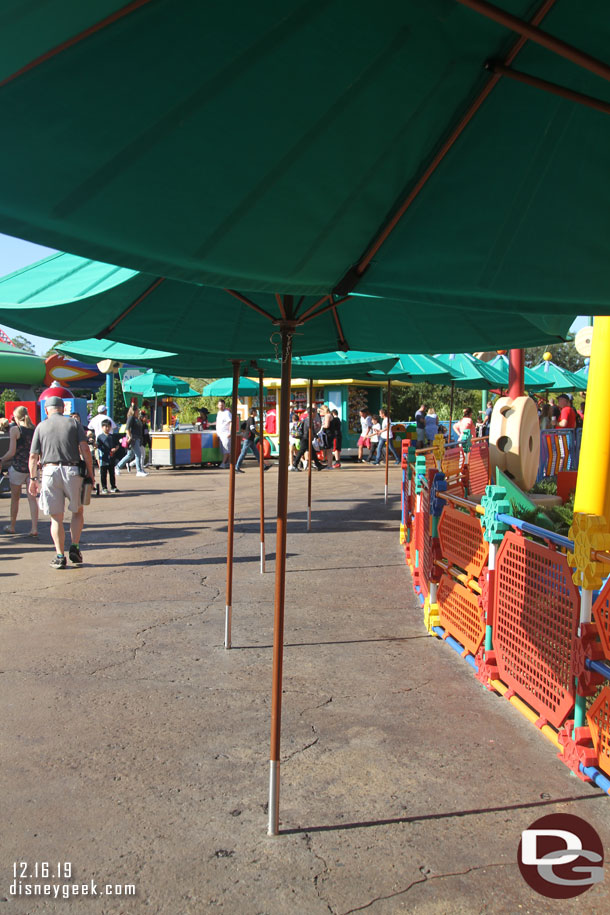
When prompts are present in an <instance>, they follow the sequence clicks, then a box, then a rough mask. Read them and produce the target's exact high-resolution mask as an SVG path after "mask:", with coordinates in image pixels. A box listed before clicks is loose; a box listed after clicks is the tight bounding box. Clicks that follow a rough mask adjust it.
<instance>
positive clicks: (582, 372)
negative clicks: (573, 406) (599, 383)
mask: <svg viewBox="0 0 610 915" xmlns="http://www.w3.org/2000/svg"><path fill="white" fill-rule="evenodd" d="M574 375H576V377H577V378H578V380H579V381H580V383H581V385H582V387H580V388H579V390H580V391H586V389H587V384H588V381H589V366H588V365H585V366H584V368H582V369H579V370H578V371H577V372H574Z"/></svg>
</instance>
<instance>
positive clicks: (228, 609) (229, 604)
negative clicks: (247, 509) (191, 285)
mask: <svg viewBox="0 0 610 915" xmlns="http://www.w3.org/2000/svg"><path fill="white" fill-rule="evenodd" d="M231 361H232V362H233V393H232V395H231V396H232V402H231V440H230V443H229V448H230V449H231V454H230V456H229V474H230V476H229V517H228V523H227V531H228V534H227V599H226V604H225V648H230V647H231V617H232V614H233V534H234V528H235V476H236V474H235V447H236V445H237V396H238V393H239V365H240V363H239V360H238V359H233V360H231Z"/></svg>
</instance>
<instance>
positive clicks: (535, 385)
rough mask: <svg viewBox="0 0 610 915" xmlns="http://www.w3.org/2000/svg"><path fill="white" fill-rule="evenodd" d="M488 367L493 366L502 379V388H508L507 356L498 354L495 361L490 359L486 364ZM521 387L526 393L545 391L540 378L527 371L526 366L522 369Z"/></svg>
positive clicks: (529, 370) (530, 370)
mask: <svg viewBox="0 0 610 915" xmlns="http://www.w3.org/2000/svg"><path fill="white" fill-rule="evenodd" d="M487 364H488V365H491V366H493V367H494V368H495V369H496V370H497V371H498V372H499V373H500V375H501V377H502V385H501V387H503V388H508V377H509V369H508V356H506V355H505V354H504V353H499V354H498V355H497V356H496V357H495V359H492V360H491V362H489V363H487ZM523 387H524V388H525V390H526V391H534V392H535V391H545V390H546V387H545V384H544V381H542V380H541V379H540V376H539V375H537V374H536V373H535V372H533V371H532V369H529V368H528V367H527V366H525V367H524V369H523Z"/></svg>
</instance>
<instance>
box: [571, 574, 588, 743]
mask: <svg viewBox="0 0 610 915" xmlns="http://www.w3.org/2000/svg"><path fill="white" fill-rule="evenodd" d="M592 607H593V591H589V589H588V588H583V589H582V590H581V592H580V619H579V621H578V635H579V636H581V635H582V631H583V625H584V624H585V623H590V622H591V609H592ZM586 723H587V698H586V696H581V695H580V694H579V693H578V692H577V693H576V697H575V699H574V731H575V730H576V728H582V727H584V726H585V725H586ZM572 737H575V734H574V733H572Z"/></svg>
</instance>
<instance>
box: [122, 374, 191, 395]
mask: <svg viewBox="0 0 610 915" xmlns="http://www.w3.org/2000/svg"><path fill="white" fill-rule="evenodd" d="M123 390H124V391H126V392H127V393H128V394H141V395H142V397H201V392H200V391H195V390H194V389H193V388H192V387H191V386H190V385H189V384H188V383H187V382H186V381H182V380H181V379H180V378H174V377H173V376H172V375H163V374H162V373H161V372H155V371H154V370H152V369H151V370H150V371H149V372H145V373H144V374H143V375H136V376H135V378H130V379H129V380H128V381H126V382H125V384H124V385H123Z"/></svg>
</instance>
